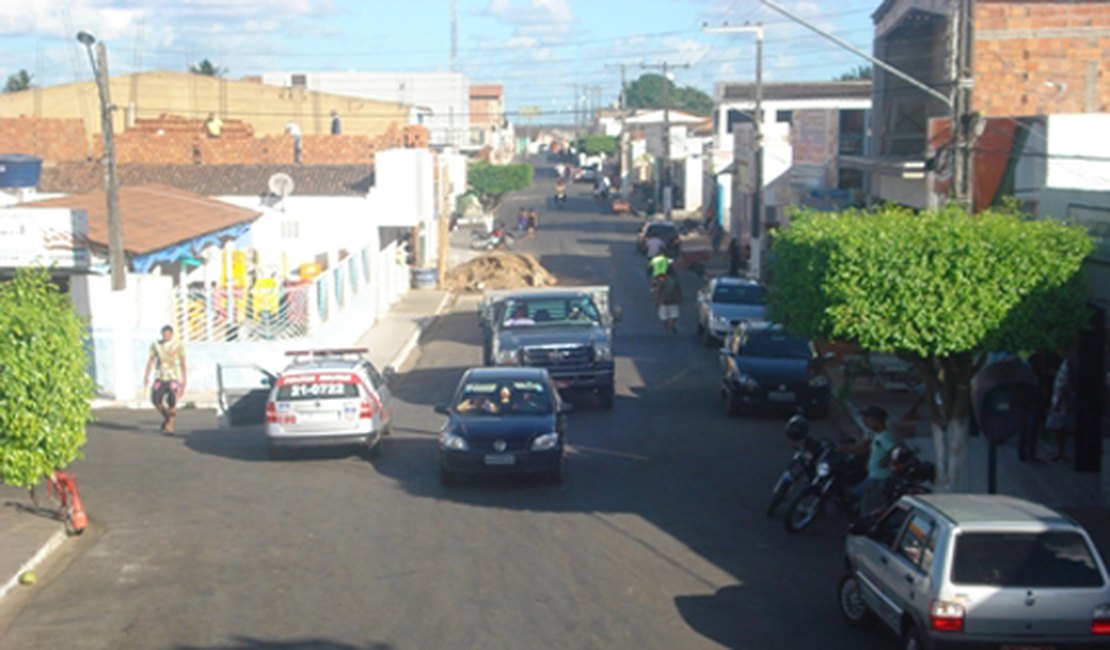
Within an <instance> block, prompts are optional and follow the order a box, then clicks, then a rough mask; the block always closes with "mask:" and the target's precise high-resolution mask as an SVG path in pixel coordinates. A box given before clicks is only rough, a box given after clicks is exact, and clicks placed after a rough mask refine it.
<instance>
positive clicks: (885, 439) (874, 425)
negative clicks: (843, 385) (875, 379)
mask: <svg viewBox="0 0 1110 650" xmlns="http://www.w3.org/2000/svg"><path fill="white" fill-rule="evenodd" d="M860 419H862V420H863V425H864V431H863V438H861V439H860V441H859V442H858V443H856V444H854V445H850V446H847V447H844V448H842V449H841V451H842V452H844V453H849V454H858V455H860V456H866V457H867V478H866V479H864V480H862V481H860V482H859V484H857V485H855V486H853V487H852V493H853V494H855V495H856V496H857V497H859V505H860V507H859V512H860V514H861V515H866V514H867V513H869V512H871V511H872V510H876V509H878V508H881V507H882V506H883V505H884V504H883V503H882V494H883V482H884V481H886V479H887V477H888V476H890V456H891V452H892V451H894V448H895V447H897V446H898V443H899V442H901V440H900V439H899V438H898V436H897V435H896V434H895V433H894V432H892V431H891V430H890V428H889V427H887V420H888V415H887V412H886V409H884V408H882V407H881V406H876V405H874V404H872V405H870V406H867V407H864V409H863V410H862V411H860Z"/></svg>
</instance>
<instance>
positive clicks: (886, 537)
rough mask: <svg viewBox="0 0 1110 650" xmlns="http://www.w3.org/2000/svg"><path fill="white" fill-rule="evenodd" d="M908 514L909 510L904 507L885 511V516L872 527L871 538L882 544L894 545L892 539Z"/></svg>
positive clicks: (896, 535)
mask: <svg viewBox="0 0 1110 650" xmlns="http://www.w3.org/2000/svg"><path fill="white" fill-rule="evenodd" d="M908 515H909V510H907V509H906V508H895V509H894V510H891V511H890V512H888V513H886V516H884V517H883V518H882V519H880V520H879V523H878V524H876V525H875V528H874V529H872V531H871V539H873V540H875V541H876V542H878V543H880V544H882V545H883V546H894V540H895V539H897V538H898V533H899V532H900V531H901V530H902V524H904V523H906V517H907V516H908Z"/></svg>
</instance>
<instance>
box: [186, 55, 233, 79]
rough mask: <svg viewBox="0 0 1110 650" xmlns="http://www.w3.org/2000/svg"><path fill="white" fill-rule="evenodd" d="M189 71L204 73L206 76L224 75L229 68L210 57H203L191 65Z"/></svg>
mask: <svg viewBox="0 0 1110 650" xmlns="http://www.w3.org/2000/svg"><path fill="white" fill-rule="evenodd" d="M189 72H192V73H193V74H199V75H204V76H206V77H222V76H224V75H225V74H227V68H221V67H220V66H218V65H216V64H215V63H212V62H211V61H209V60H208V59H201V60H200V63H195V64H193V65H190V66H189Z"/></svg>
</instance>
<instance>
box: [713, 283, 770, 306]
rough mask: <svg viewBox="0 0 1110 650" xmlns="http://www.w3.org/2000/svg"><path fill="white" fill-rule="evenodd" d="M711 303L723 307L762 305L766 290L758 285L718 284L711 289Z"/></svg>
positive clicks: (764, 301)
mask: <svg viewBox="0 0 1110 650" xmlns="http://www.w3.org/2000/svg"><path fill="white" fill-rule="evenodd" d="M713 302H716V303H721V304H725V305H763V304H766V303H767V290H766V289H764V288H763V287H761V286H759V285H758V284H718V285H717V286H716V287H714V288H713Z"/></svg>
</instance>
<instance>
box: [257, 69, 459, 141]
mask: <svg viewBox="0 0 1110 650" xmlns="http://www.w3.org/2000/svg"><path fill="white" fill-rule="evenodd" d="M262 82H263V84H265V85H267V86H270V87H278V88H283V89H285V91H286V92H290V93H295V92H298V91H314V92H320V93H334V94H337V95H343V96H346V97H349V98H358V99H365V100H372V101H374V102H375V103H378V102H385V103H387V104H392V105H393V107H394V109H395V110H396V109H398V108H402V107H403V108H404V109H405V111H406V112H407V113H408V114H409V118H410V121H411V123H413V124H422V125H423V126H425V127H427V128H428V131H429V132H430V143H431V145H432V146H434V147H456V148H458V147H462V146H464V145H466V144H467V143H468V142H469V139H470V80H469V79H467V77H466V76H465V75H463V74H461V73H457V72H308V73H296V72H267V73H264V74H263V75H262ZM346 128H347V123H346V122H345V123H344V130H346Z"/></svg>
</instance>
